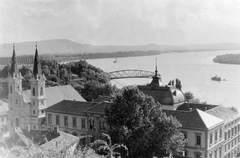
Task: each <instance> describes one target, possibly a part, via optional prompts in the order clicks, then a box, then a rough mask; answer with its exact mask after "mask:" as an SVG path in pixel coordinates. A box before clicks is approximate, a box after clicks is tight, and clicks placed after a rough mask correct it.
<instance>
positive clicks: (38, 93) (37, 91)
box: [30, 43, 46, 128]
mask: <svg viewBox="0 0 240 158" xmlns="http://www.w3.org/2000/svg"><path fill="white" fill-rule="evenodd" d="M45 81H46V78H45V76H44V74H42V70H41V63H40V60H39V56H38V50H37V43H36V51H35V57H34V64H33V76H32V79H31V108H30V113H31V115H32V116H36V117H38V116H39V115H44V111H43V109H45V108H46V91H45ZM31 128H34V127H31Z"/></svg>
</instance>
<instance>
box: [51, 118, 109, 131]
mask: <svg viewBox="0 0 240 158" xmlns="http://www.w3.org/2000/svg"><path fill="white" fill-rule="evenodd" d="M68 120H69V117H68V116H64V117H63V126H64V127H69V124H68V123H69V121H68ZM88 122H89V130H93V131H95V130H96V129H97V127H96V126H97V123H96V120H95V119H89V120H88ZM77 123H78V122H77V117H72V128H77ZM48 124H53V122H52V114H48ZM55 125H61V124H60V115H55ZM81 129H86V119H85V118H81ZM98 129H99V130H106V122H105V121H103V120H99V121H98Z"/></svg>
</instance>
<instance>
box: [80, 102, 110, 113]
mask: <svg viewBox="0 0 240 158" xmlns="http://www.w3.org/2000/svg"><path fill="white" fill-rule="evenodd" d="M111 105H112V103H109V102H100V103H97V104H95V105H94V106H92V107H90V108H89V109H87V110H85V112H87V113H99V114H103V115H104V114H105V109H106V108H109V107H110V106H111Z"/></svg>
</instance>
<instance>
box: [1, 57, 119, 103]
mask: <svg viewBox="0 0 240 158" xmlns="http://www.w3.org/2000/svg"><path fill="white" fill-rule="evenodd" d="M41 65H42V72H43V73H44V75H45V76H46V78H47V80H46V87H48V86H59V85H66V84H71V85H72V86H73V87H74V88H75V89H76V90H77V91H78V92H79V93H80V94H81V95H82V96H83V97H84V98H85V99H86V100H87V101H93V100H95V99H101V98H103V97H106V96H107V97H109V96H111V95H112V94H113V93H114V92H115V91H116V90H117V89H116V87H115V86H112V85H111V84H110V82H109V81H110V78H109V76H108V74H107V73H105V72H103V71H102V70H101V69H99V68H96V67H94V66H92V65H90V64H88V63H87V62H86V61H84V60H81V61H78V62H71V63H68V64H61V65H60V64H58V62H56V61H55V60H42V61H41ZM19 71H20V72H21V74H22V76H23V89H24V90H26V89H29V88H30V79H31V77H32V69H29V68H28V67H26V66H23V67H22V68H21V69H20V70H19ZM9 72H10V66H9V65H7V66H5V67H4V68H3V69H2V70H1V71H0V78H1V79H0V81H1V82H0V98H7V94H8V88H7V79H6V78H7V76H8V73H9ZM99 97H100V98H99Z"/></svg>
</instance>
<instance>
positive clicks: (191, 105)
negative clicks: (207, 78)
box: [177, 103, 218, 111]
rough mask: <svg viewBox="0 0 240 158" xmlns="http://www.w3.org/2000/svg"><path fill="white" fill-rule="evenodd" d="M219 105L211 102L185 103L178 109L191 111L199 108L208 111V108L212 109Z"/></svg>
mask: <svg viewBox="0 0 240 158" xmlns="http://www.w3.org/2000/svg"><path fill="white" fill-rule="evenodd" d="M217 106H218V105H210V104H197V103H184V104H182V105H180V106H179V107H178V108H177V110H181V111H191V110H194V109H199V110H202V111H206V110H208V109H212V108H215V107H217Z"/></svg>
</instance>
